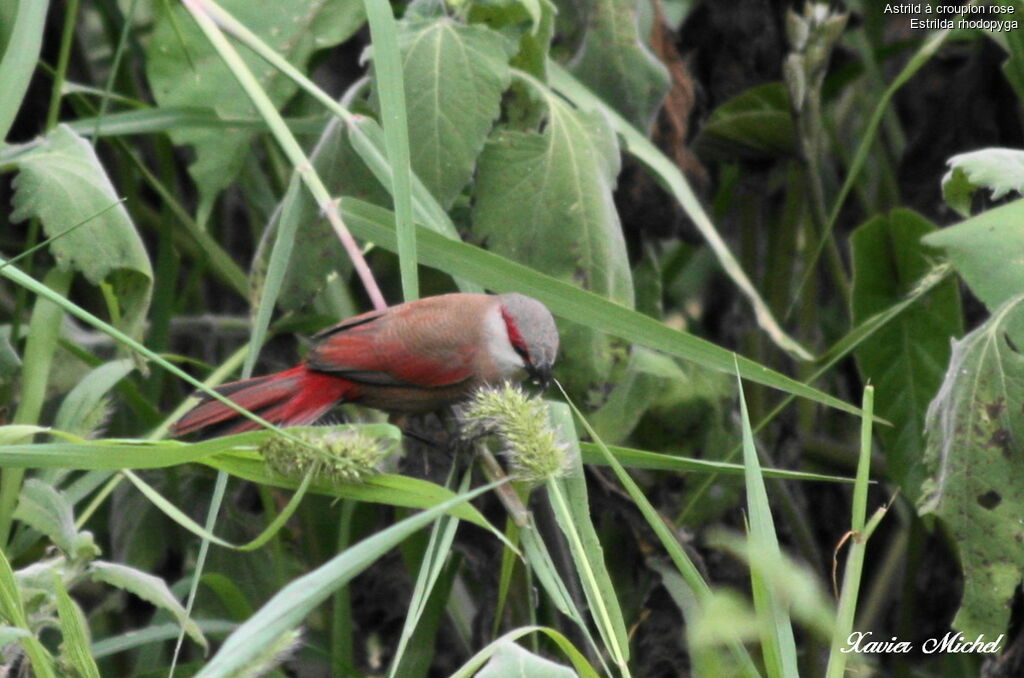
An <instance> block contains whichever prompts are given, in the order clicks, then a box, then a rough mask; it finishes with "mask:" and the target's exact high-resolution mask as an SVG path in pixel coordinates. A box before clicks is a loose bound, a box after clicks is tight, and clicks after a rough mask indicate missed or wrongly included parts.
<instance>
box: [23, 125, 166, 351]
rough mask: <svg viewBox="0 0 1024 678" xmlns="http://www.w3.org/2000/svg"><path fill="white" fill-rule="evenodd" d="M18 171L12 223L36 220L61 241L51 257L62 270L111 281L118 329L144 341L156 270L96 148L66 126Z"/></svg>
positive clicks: (47, 138)
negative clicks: (118, 313)
mask: <svg viewBox="0 0 1024 678" xmlns="http://www.w3.org/2000/svg"><path fill="white" fill-rule="evenodd" d="M17 165H18V170H19V171H18V176H17V177H16V178H15V180H14V186H15V189H16V191H15V194H14V212H13V213H12V215H11V218H12V219H13V220H14V221H19V220H22V219H28V218H29V217H38V218H39V219H40V220H41V221H42V223H43V229H44V230H45V231H46V234H47V235H48V236H50V237H53V238H56V239H55V240H54V241H53V243H52V244H51V245H50V251H51V252H53V255H54V257H55V258H56V259H57V261H58V263H59V264H60V265H61V266H62V267H64V268H65V269H66V268H69V267H70V268H74V269H76V270H78V271H80V272H81V273H82V274H83V275H84V276H85V277H86V279H87V280H88V281H89V282H90V283H92V284H93V285H98V284H100V283H101V282H104V281H105V282H108V283H110V284H111V285H112V287H113V292H114V297H116V298H117V300H118V303H119V304H120V305H121V316H122V321H121V323H120V325H119V327H120V328H121V329H123V330H126V331H127V332H128V333H129V334H131V335H133V336H139V335H140V334H141V332H142V322H143V320H144V319H145V315H146V311H147V310H148V308H149V300H150V295H151V292H152V284H153V270H152V268H151V267H150V263H149V257H148V255H147V254H146V248H145V247H144V246H143V244H142V239H141V238H140V237H139V234H138V232H137V231H136V230H135V226H134V225H133V224H132V221H131V218H130V217H129V216H128V212H127V210H125V208H124V205H119V204H118V201H119V198H118V196H117V193H116V192H115V190H114V187H113V185H112V184H111V183H110V179H109V178H108V177H107V173H106V171H105V170H104V169H103V166H102V165H101V164H100V161H99V158H97V157H96V152H95V151H94V150H93V148H92V146H91V145H90V144H89V142H88V141H86V140H85V139H83V138H81V137H80V136H78V135H77V134H75V133H74V132H72V131H71V130H70V129H69V128H68V127H67V126H66V125H61V126H59V127H57V129H55V130H54V131H52V132H50V133H49V134H48V135H47V136H45V137H44V138H43V139H42V140H41V141H40V143H39V144H37V145H36V146H34V147H33V148H32V149H31V150H30V151H28V152H27V153H24V154H21V155H19V156H18V158H17ZM82 222H86V223H84V224H83V223H82ZM72 228H74V229H75V230H74V231H73V232H71V233H67V234H66V235H63V234H64V233H65V232H66V231H68V230H70V229H72ZM57 236H60V237H57Z"/></svg>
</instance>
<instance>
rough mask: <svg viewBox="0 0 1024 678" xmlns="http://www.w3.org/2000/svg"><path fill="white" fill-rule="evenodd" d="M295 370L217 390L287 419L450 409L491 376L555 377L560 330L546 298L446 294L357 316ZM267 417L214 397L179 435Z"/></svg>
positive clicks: (240, 426) (245, 427)
mask: <svg viewBox="0 0 1024 678" xmlns="http://www.w3.org/2000/svg"><path fill="white" fill-rule="evenodd" d="M313 339H314V341H315V342H316V343H315V345H314V347H313V350H312V351H311V352H310V354H309V357H308V358H307V359H306V361H305V362H303V363H300V364H299V365H296V366H295V367H293V368H291V369H290V370H285V371H283V372H278V373H276V374H270V375H267V376H263V377H255V378H253V379H246V380H243V381H236V382H232V383H229V384H224V385H223V386H220V387H219V388H217V389H216V390H217V392H218V393H220V394H221V395H223V396H225V397H227V398H230V399H231V400H233V401H234V402H235V403H237V404H238V405H240V406H241V407H244V408H245V409H247V410H249V411H251V412H254V413H255V414H258V415H259V416H260V417H262V418H264V419H266V420H267V421H269V422H271V423H273V424H278V425H281V426H301V425H304V424H310V423H312V422H314V421H316V420H317V419H319V418H320V417H321V416H323V415H324V414H325V413H326V412H327V411H328V410H330V409H331V408H332V407H334V406H335V405H338V404H339V403H343V402H348V403H358V404H360V405H367V406H369V407H374V408H376V409H379V410H383V411H385V412H388V413H390V414H396V415H403V414H419V413H424V412H431V411H434V410H438V409H441V408H442V407H445V406H447V405H451V404H453V403H456V402H458V401H459V400H461V399H463V398H465V397H466V396H468V395H469V394H470V393H471V392H472V391H473V390H474V389H476V388H477V387H479V386H481V385H484V384H495V383H500V382H502V381H505V380H510V379H521V378H523V377H526V376H528V377H530V378H532V379H534V380H536V381H538V382H540V383H541V384H542V385H544V386H546V385H547V382H548V381H549V379H550V378H551V367H552V365H553V364H554V361H555V354H556V353H557V352H558V330H557V329H556V328H555V321H554V318H552V317H551V312H550V311H548V309H547V307H546V306H544V304H542V303H540V302H539V301H537V300H536V299H532V298H530V297H527V296H524V295H522V294H499V295H496V296H492V295H488V294H444V295H441V296H436V297H427V298H424V299H419V300H417V301H410V302H408V303H405V304H400V305H398V306H392V307H391V308H387V309H384V310H380V311H371V312H369V313H363V314H362V315H357V316H355V317H354V318H349V319H348V320H345V321H343V322H341V323H339V324H337V325H334V326H333V327H329V328H327V329H325V330H323V331H321V332H320V333H318V334H317V335H315V336H314V337H313ZM207 427H214V428H213V429H211V431H215V432H216V433H217V434H225V433H238V432H241V431H249V430H253V429H257V428H259V425H258V424H257V423H256V422H254V421H252V420H250V419H247V418H245V417H243V416H241V415H240V414H239V413H238V412H236V411H235V410H233V409H231V408H230V407H228V406H227V405H225V404H224V403H222V402H220V401H218V400H214V399H212V398H207V399H206V400H205V402H202V403H200V404H199V405H197V406H196V407H195V408H194V409H192V410H191V411H189V412H188V413H186V414H185V416H183V417H182V418H181V419H180V420H179V421H178V422H177V423H176V424H175V425H174V428H173V430H172V432H173V434H174V435H176V436H180V435H184V434H186V433H192V432H193V431H199V430H201V429H206V428H207Z"/></svg>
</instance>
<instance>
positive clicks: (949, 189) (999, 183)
mask: <svg viewBox="0 0 1024 678" xmlns="http://www.w3.org/2000/svg"><path fill="white" fill-rule="evenodd" d="M946 164H948V165H949V171H948V172H946V176H944V177H942V197H943V198H945V199H946V203H948V204H949V206H950V207H952V208H953V209H955V210H956V211H957V212H959V213H960V214H962V215H963V216H965V217H969V216H970V215H971V197H972V196H973V195H974V192H975V191H976V190H978V189H979V188H988V189H989V190H991V191H992V199H993V200H999V199H1000V198H1002V197H1003V196H1004V195H1006V194H1007V193H1009V192H1010V191H1014V192H1016V193H1024V151H1017V150H1014V149H1012V148H985V149H982V150H980V151H972V152H971V153H961V154H960V155H954V156H953V157H952V158H950V159H949V162H947V163H946Z"/></svg>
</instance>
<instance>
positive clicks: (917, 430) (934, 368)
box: [851, 209, 963, 501]
mask: <svg viewBox="0 0 1024 678" xmlns="http://www.w3.org/2000/svg"><path fill="white" fill-rule="evenodd" d="M934 230H935V226H934V225H932V224H931V223H930V222H929V221H928V220H927V219H925V218H924V217H922V216H920V215H919V214H917V213H916V212H913V211H911V210H906V209H897V210H893V211H892V212H891V213H890V214H889V215H888V216H887V217H886V216H878V217H875V218H874V219H872V220H871V221H869V222H867V223H866V224H863V225H862V226H860V227H859V228H857V230H856V231H854V233H853V235H852V237H851V243H852V246H853V289H852V306H853V322H854V324H857V325H859V324H860V323H862V322H864V321H865V320H866V319H867V318H870V317H871V316H873V315H875V314H876V313H880V312H882V311H884V310H886V309H888V308H890V307H892V306H893V305H894V304H897V303H899V302H900V301H901V300H902V299H904V298H905V297H906V296H907V295H908V294H909V293H910V292H911V291H913V289H914V288H915V287H916V286H917V283H918V281H919V280H920V279H921V278H923V277H924V276H925V275H927V274H928V272H929V271H930V270H931V262H930V260H929V259H930V257H929V256H928V254H929V251H928V249H926V248H924V247H922V245H921V244H920V240H921V237H922V236H924V235H927V234H928V233H931V232H933V231H934ZM961 317H962V314H961V310H960V295H959V291H958V289H957V283H956V281H955V280H952V279H949V280H946V281H944V282H942V283H940V284H939V285H938V286H936V287H935V288H934V289H933V290H932V291H931V292H929V293H928V294H927V295H925V296H924V297H923V298H922V299H921V300H920V301H919V302H918V303H917V304H915V305H914V306H913V307H912V308H910V309H908V310H907V311H906V312H905V313H903V314H902V315H900V316H899V317H898V318H894V319H893V320H891V321H890V322H889V323H888V324H886V325H885V326H883V327H882V328H880V329H879V330H878V332H877V333H876V334H875V335H874V336H872V337H871V338H870V339H867V340H866V341H865V342H864V343H863V344H862V345H861V346H860V347H859V348H858V349H857V350H856V352H855V353H854V355H855V356H856V358H857V365H858V367H859V368H860V372H861V375H863V377H864V380H865V381H867V382H870V383H872V384H874V385H875V387H876V389H877V395H876V399H875V403H876V409H877V411H878V414H879V415H880V416H881V417H883V418H885V419H887V420H888V421H891V422H892V423H893V425H892V426H879V427H878V429H877V433H878V436H879V437H880V438H881V440H882V443H883V447H884V450H885V458H886V463H887V469H888V472H889V477H890V478H892V479H893V480H895V481H896V482H897V483H899V485H900V487H901V488H902V489H903V492H904V493H905V494H906V496H908V497H909V498H910V499H911V500H912V501H913V500H915V499H916V498H917V496H918V494H919V492H920V488H921V481H922V480H924V468H923V467H922V466H921V458H922V457H923V456H924V415H925V411H926V410H927V409H928V403H929V402H930V401H931V399H932V398H933V397H934V396H935V393H936V392H937V391H938V389H939V385H940V384H941V383H942V376H943V374H944V372H945V368H946V365H947V364H948V363H949V354H950V348H949V340H950V339H951V338H953V337H958V336H960V335H961V334H962V333H963V327H962V321H961Z"/></svg>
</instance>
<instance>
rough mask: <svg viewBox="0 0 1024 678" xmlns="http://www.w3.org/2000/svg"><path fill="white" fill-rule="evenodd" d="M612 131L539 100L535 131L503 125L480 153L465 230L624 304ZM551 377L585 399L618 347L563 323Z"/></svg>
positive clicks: (598, 396)
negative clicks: (543, 121) (539, 126)
mask: <svg viewBox="0 0 1024 678" xmlns="http://www.w3.org/2000/svg"><path fill="white" fill-rule="evenodd" d="M618 170H619V149H618V145H617V143H616V140H615V135H614V134H613V133H612V130H611V128H610V127H609V125H608V124H607V122H606V121H605V120H604V118H603V117H601V116H600V115H597V114H589V113H581V112H579V111H576V110H575V109H573V108H571V107H570V106H569V105H568V104H566V103H565V102H563V101H561V100H559V99H557V98H555V97H551V98H549V99H548V121H547V125H546V127H545V128H544V131H543V132H541V133H533V132H526V133H524V132H514V131H508V130H502V131H499V132H497V133H496V134H495V135H494V136H493V137H492V138H491V140H490V141H488V143H487V146H486V148H485V149H484V152H483V154H482V155H481V157H480V163H479V169H478V172H477V181H476V202H475V205H474V210H473V234H474V236H475V237H476V238H477V239H479V240H480V241H482V242H483V243H485V245H486V246H487V248H488V249H490V250H492V251H494V252H497V253H498V254H501V255H503V256H506V257H508V258H510V259H514V260H516V261H519V262H521V263H524V264H526V265H528V266H530V267H531V268H534V269H537V270H539V271H544V272H545V273H547V274H548V275H551V276H553V277H556V278H560V279H562V280H566V281H571V282H573V283H574V284H576V285H579V286H580V287H583V288H585V289H588V290H590V291H592V292H595V293H597V294H600V295H602V296H604V297H607V298H609V299H611V300H612V301H614V302H616V303H618V304H620V305H623V306H627V307H630V308H632V306H633V281H632V276H631V274H630V270H629V262H628V259H627V255H626V246H625V241H624V239H623V236H622V227H621V225H620V223H619V217H618V214H617V213H616V211H615V206H614V203H613V202H612V189H613V187H614V185H615V179H616V176H617V174H618ZM560 329H561V332H562V346H563V350H562V356H560V359H559V368H560V369H559V378H560V379H561V380H562V381H563V383H565V384H566V386H567V388H568V389H569V390H570V392H571V393H575V394H576V395H577V396H580V395H581V394H586V393H588V391H589V396H590V397H586V396H584V397H583V399H585V400H586V401H587V402H588V405H589V406H591V407H592V406H595V405H600V404H601V401H603V398H604V396H605V395H606V394H607V392H608V391H609V390H610V388H609V384H608V383H607V382H606V380H607V379H608V378H609V375H610V373H611V370H612V367H613V365H614V364H615V363H616V362H620V363H621V364H622V365H623V366H624V365H625V363H624V360H623V359H624V358H625V354H624V353H623V352H622V350H621V349H620V350H619V355H616V354H615V353H614V351H615V350H616V349H615V344H614V343H613V342H611V341H609V339H608V338H607V337H606V336H604V335H602V334H600V333H597V332H594V331H593V330H590V329H587V328H584V327H581V326H579V325H573V324H569V323H563V324H562V325H561V326H560Z"/></svg>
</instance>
